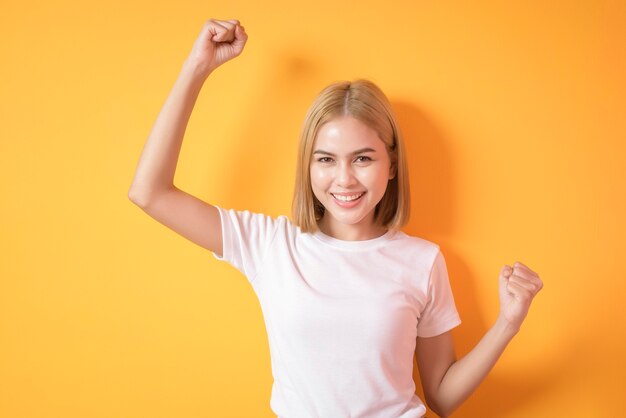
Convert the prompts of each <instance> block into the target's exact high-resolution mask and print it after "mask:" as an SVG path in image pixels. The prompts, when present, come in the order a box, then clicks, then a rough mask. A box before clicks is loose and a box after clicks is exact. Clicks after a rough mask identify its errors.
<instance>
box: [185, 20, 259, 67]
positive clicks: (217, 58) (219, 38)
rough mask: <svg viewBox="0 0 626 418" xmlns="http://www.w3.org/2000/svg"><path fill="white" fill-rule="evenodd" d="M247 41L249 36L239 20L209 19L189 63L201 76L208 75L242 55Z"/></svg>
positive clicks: (195, 44)
mask: <svg viewBox="0 0 626 418" xmlns="http://www.w3.org/2000/svg"><path fill="white" fill-rule="evenodd" d="M247 40H248V35H247V34H246V31H245V29H244V27H243V26H241V24H240V23H239V21H238V20H236V19H232V20H217V19H209V20H207V21H206V22H205V23H204V26H202V30H201V31H200V35H199V36H198V38H197V39H196V41H195V42H194V44H193V48H192V50H191V53H190V54H189V57H188V58H187V61H188V62H189V63H190V64H191V65H192V66H193V67H194V68H195V69H196V70H197V71H199V72H200V73H201V74H205V75H208V74H209V73H211V72H212V71H213V70H215V69H216V68H217V67H219V66H220V65H222V64H223V63H225V62H226V61H228V60H230V59H232V58H235V57H236V56H238V55H239V54H241V51H243V47H244V45H245V44H246V41H247Z"/></svg>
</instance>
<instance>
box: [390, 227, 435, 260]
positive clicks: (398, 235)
mask: <svg viewBox="0 0 626 418" xmlns="http://www.w3.org/2000/svg"><path fill="white" fill-rule="evenodd" d="M390 241H391V242H390V244H394V245H393V248H394V251H395V250H397V251H404V252H407V253H410V254H411V255H412V256H415V257H419V258H422V259H426V260H427V261H429V262H432V261H434V258H435V256H436V255H437V253H438V252H439V251H440V247H439V244H437V243H436V242H434V241H431V240H428V239H426V238H423V237H421V236H418V235H412V234H408V233H406V232H404V231H402V230H397V231H395V233H394V234H393V235H392V238H391V240H390Z"/></svg>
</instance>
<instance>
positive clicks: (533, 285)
mask: <svg viewBox="0 0 626 418" xmlns="http://www.w3.org/2000/svg"><path fill="white" fill-rule="evenodd" d="M542 288H543V282H542V281H541V279H540V278H539V276H538V275H537V273H535V272H534V271H532V270H531V269H529V268H528V267H526V266H525V265H524V264H522V263H520V262H516V263H515V264H514V265H513V268H511V267H510V266H504V267H502V270H501V271H500V286H499V290H500V316H501V317H502V318H503V319H504V320H506V322H507V323H508V324H509V326H510V327H511V328H512V329H514V330H519V328H520V327H521V325H522V322H523V321H524V318H526V315H527V314H528V308H529V307H530V303H531V302H532V300H533V298H534V297H535V296H536V295H537V293H538V292H539V291H540V290H541V289H542Z"/></svg>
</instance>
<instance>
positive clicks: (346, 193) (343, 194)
mask: <svg viewBox="0 0 626 418" xmlns="http://www.w3.org/2000/svg"><path fill="white" fill-rule="evenodd" d="M359 193H365V192H363V191H354V192H341V193H333V192H331V193H330V194H334V195H337V196H352V195H354V194H359Z"/></svg>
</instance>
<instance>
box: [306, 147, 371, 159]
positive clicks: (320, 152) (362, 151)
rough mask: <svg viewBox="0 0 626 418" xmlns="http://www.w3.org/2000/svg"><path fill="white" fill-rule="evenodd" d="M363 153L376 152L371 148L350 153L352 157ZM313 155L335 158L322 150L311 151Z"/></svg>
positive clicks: (330, 153)
mask: <svg viewBox="0 0 626 418" xmlns="http://www.w3.org/2000/svg"><path fill="white" fill-rule="evenodd" d="M364 152H376V150H375V149H372V148H361V149H358V150H356V151H354V152H353V153H352V155H356V154H362V153H364ZM313 154H324V155H332V156H333V157H334V156H335V154H333V153H332V152H328V151H324V150H321V149H318V150H315V151H313Z"/></svg>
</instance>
